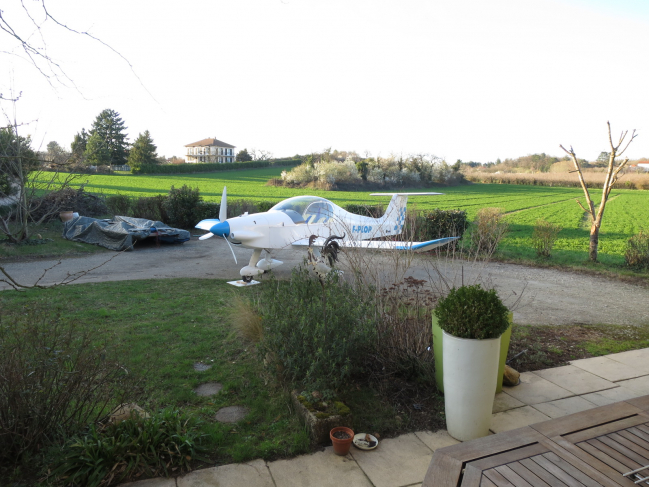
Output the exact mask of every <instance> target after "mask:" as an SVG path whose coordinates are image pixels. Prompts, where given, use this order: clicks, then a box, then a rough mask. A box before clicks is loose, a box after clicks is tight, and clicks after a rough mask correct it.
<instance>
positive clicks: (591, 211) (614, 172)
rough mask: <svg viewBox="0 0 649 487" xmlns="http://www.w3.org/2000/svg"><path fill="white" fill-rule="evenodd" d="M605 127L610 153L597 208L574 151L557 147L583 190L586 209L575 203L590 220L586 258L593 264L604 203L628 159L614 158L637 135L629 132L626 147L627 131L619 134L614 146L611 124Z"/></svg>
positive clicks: (604, 207)
mask: <svg viewBox="0 0 649 487" xmlns="http://www.w3.org/2000/svg"><path fill="white" fill-rule="evenodd" d="M606 125H608V142H609V145H610V146H611V152H610V153H609V155H608V164H607V170H606V176H605V177H604V183H603V184H602V199H601V201H600V202H599V206H598V207H597V208H596V207H595V204H594V203H593V200H592V198H591V197H590V192H589V191H588V186H587V185H586V181H584V175H583V174H582V172H581V165H580V163H579V160H578V159H577V156H576V155H575V151H574V150H573V149H572V146H570V150H568V149H566V148H565V147H564V146H563V145H559V147H561V148H562V149H563V151H564V152H565V153H566V154H568V156H570V159H571V160H572V163H573V164H574V165H575V172H576V173H577V175H578V176H579V182H580V183H581V187H582V189H583V190H584V196H585V197H586V206H587V207H588V208H584V205H582V204H581V202H580V201H579V200H577V203H579V206H581V209H582V210H584V212H586V213H588V215H589V216H590V218H591V222H592V223H591V226H590V246H589V249H588V257H589V259H590V260H591V261H593V262H597V250H598V247H599V229H600V227H601V226H602V219H603V218H604V210H605V209H606V202H607V201H608V197H609V195H610V194H611V189H612V188H613V185H614V184H615V182H616V181H617V179H618V174H619V173H620V171H621V170H622V169H623V168H624V166H626V164H627V162H629V158H628V157H625V158H624V160H622V161H617V160H616V158H617V157H619V156H621V155H622V154H624V152H625V151H626V150H627V148H628V147H629V145H630V144H631V142H633V139H635V138H636V137H637V134H636V133H635V130H634V131H633V132H631V137H630V138H629V140H628V141H627V142H626V145H624V140H625V139H626V137H627V135H628V134H629V131H628V130H625V131H624V132H622V133H621V134H620V139H619V141H618V143H617V145H615V144H614V143H613V138H612V137H611V124H610V123H609V122H606ZM600 155H601V154H600Z"/></svg>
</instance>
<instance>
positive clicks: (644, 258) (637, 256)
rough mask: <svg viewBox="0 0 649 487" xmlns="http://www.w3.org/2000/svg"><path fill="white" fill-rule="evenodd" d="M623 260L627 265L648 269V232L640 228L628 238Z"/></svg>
mask: <svg viewBox="0 0 649 487" xmlns="http://www.w3.org/2000/svg"><path fill="white" fill-rule="evenodd" d="M624 260H625V261H626V265H628V266H629V267H633V268H635V269H649V232H647V231H645V230H642V231H640V233H637V234H635V235H634V236H632V237H631V238H630V239H629V241H628V242H627V244H626V250H625V252H624Z"/></svg>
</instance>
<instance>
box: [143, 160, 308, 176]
mask: <svg viewBox="0 0 649 487" xmlns="http://www.w3.org/2000/svg"><path fill="white" fill-rule="evenodd" d="M298 164H302V160H301V159H274V160H272V161H250V162H228V163H223V164H220V163H205V164H142V165H141V166H140V167H139V168H138V169H133V171H132V172H133V174H188V173H198V172H219V171H232V170H236V169H253V168H257V167H273V166H275V167H277V166H297V165H298Z"/></svg>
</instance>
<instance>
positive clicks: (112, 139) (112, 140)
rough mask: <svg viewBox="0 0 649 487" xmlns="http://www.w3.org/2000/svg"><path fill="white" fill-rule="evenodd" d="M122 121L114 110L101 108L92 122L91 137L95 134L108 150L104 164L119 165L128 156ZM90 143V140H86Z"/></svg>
mask: <svg viewBox="0 0 649 487" xmlns="http://www.w3.org/2000/svg"><path fill="white" fill-rule="evenodd" d="M125 130H126V127H125V126H124V121H123V120H122V117H120V115H119V113H117V112H116V111H115V110H110V109H106V110H103V111H102V112H101V113H100V114H99V115H97V118H96V119H95V121H94V122H93V123H92V129H91V130H90V135H91V138H92V136H93V135H97V136H98V137H99V138H100V139H101V140H102V141H103V142H104V145H105V147H106V149H107V150H108V154H109V160H108V162H107V163H105V164H110V165H116V166H121V165H122V164H126V160H127V158H128V142H127V141H126V137H127V134H126V133H125ZM88 144H90V140H88Z"/></svg>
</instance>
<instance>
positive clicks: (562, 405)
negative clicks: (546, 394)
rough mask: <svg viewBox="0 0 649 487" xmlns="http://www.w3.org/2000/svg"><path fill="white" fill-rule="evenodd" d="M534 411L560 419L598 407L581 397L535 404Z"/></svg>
mask: <svg viewBox="0 0 649 487" xmlns="http://www.w3.org/2000/svg"><path fill="white" fill-rule="evenodd" d="M533 407H534V409H536V410H538V411H541V412H542V413H543V414H545V415H546V416H550V417H551V418H552V419H554V418H560V417H561V416H568V415H569V414H573V413H580V412H582V411H587V410H588V409H593V408H596V407H597V405H596V404H594V403H592V402H590V401H587V400H586V399H583V398H582V397H581V396H575V397H567V398H565V399H557V400H556V401H551V402H542V403H541V404H535V405H534V406H533Z"/></svg>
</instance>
